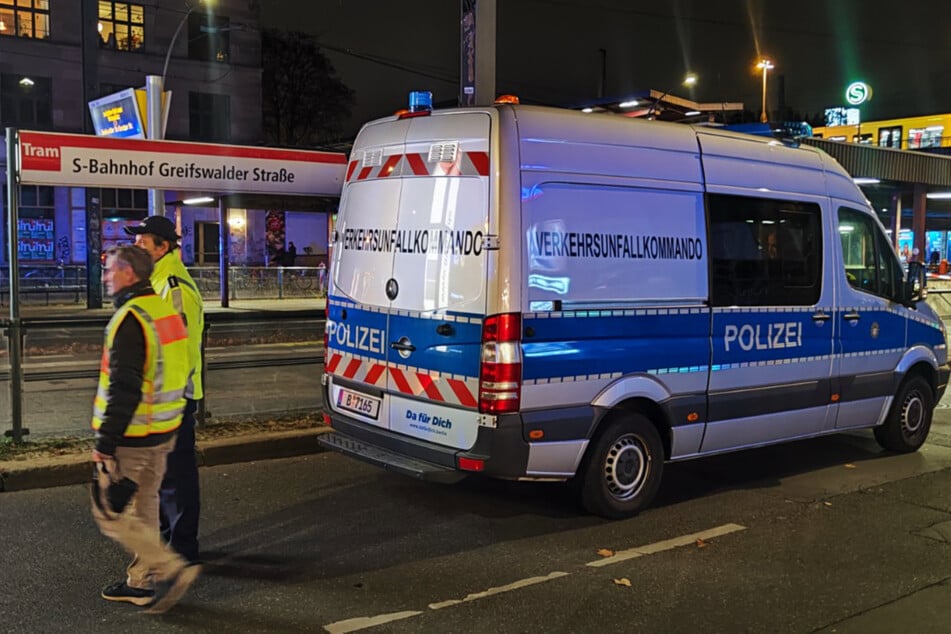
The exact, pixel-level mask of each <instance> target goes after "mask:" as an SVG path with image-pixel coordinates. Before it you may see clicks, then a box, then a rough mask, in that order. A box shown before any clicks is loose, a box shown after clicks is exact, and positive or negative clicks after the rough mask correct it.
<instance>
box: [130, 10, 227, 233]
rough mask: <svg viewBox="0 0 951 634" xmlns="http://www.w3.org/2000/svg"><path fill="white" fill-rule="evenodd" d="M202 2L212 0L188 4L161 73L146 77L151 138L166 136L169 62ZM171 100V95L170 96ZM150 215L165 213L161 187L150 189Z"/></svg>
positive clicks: (147, 117) (147, 115)
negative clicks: (189, 18) (165, 94)
mask: <svg viewBox="0 0 951 634" xmlns="http://www.w3.org/2000/svg"><path fill="white" fill-rule="evenodd" d="M202 4H211V0H197V1H196V2H195V3H194V4H191V3H189V4H187V5H186V7H187V9H188V10H187V11H185V15H183V16H182V19H181V20H180V21H179V22H178V26H177V27H175V32H174V33H173V34H172V41H171V42H169V43H168V50H167V51H166V52H165V63H164V64H163V65H162V74H161V75H148V76H146V78H145V102H146V122H147V125H148V128H149V138H150V139H153V140H155V139H159V140H160V139H164V138H165V112H166V109H167V108H168V107H169V104H168V103H165V104H163V103H162V101H163V100H162V96H163V94H164V92H165V73H167V72H168V62H169V60H170V59H171V58H172V50H173V49H174V48H175V42H176V41H178V35H179V34H180V33H181V32H182V27H183V26H185V22H187V21H188V17H189V16H190V15H191V14H192V13H194V12H195V9H197V8H198V7H200V6H201V5H202ZM169 100H171V96H169ZM149 215H150V216H164V215H165V194H164V193H162V190H159V189H150V190H149Z"/></svg>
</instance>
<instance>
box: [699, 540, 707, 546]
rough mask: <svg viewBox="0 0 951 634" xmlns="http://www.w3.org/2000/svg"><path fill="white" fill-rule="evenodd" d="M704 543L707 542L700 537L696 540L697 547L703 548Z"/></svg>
mask: <svg viewBox="0 0 951 634" xmlns="http://www.w3.org/2000/svg"><path fill="white" fill-rule="evenodd" d="M706 545H707V542H705V541H703V540H702V539H698V540H697V548H703V547H704V546H706Z"/></svg>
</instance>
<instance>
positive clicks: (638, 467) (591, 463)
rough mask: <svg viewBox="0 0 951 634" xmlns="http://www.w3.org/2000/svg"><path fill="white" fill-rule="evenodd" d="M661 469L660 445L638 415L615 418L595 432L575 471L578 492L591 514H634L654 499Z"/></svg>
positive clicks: (583, 504) (662, 466) (661, 444)
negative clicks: (596, 433) (576, 473)
mask: <svg viewBox="0 0 951 634" xmlns="http://www.w3.org/2000/svg"><path fill="white" fill-rule="evenodd" d="M663 469H664V446H663V443H662V442H661V439H660V434H658V433H657V429H656V428H655V427H654V425H653V424H652V423H651V422H650V421H649V420H648V419H647V418H645V417H644V416H642V415H640V414H627V415H625V416H624V417H623V418H618V419H615V420H614V421H612V422H610V423H608V425H607V427H605V428H604V429H602V430H601V431H600V433H598V435H597V437H596V438H595V440H594V441H593V443H592V444H591V446H589V447H588V451H587V453H586V454H585V458H584V460H583V461H582V463H581V467H580V468H579V470H578V479H579V482H578V485H580V486H579V488H578V493H579V495H580V498H581V504H582V506H584V508H585V509H586V510H587V511H588V512H590V513H594V514H595V515H601V516H603V517H607V518H611V519H620V518H624V517H631V516H633V515H636V514H637V513H638V512H640V511H641V510H642V509H644V508H645V507H646V506H647V505H648V504H650V503H651V501H652V500H653V499H654V495H656V493H657V489H658V488H659V487H660V478H661V474H662V472H663Z"/></svg>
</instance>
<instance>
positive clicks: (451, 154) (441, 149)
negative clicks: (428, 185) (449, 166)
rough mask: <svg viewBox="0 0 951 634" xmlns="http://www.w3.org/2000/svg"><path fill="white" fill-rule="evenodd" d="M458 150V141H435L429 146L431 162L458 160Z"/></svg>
mask: <svg viewBox="0 0 951 634" xmlns="http://www.w3.org/2000/svg"><path fill="white" fill-rule="evenodd" d="M458 151H459V142H458V141H451V142H449V143H433V144H432V145H431V146H430V147H429V162H430V163H452V162H453V161H455V160H456V152H458Z"/></svg>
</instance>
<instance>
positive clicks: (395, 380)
mask: <svg viewBox="0 0 951 634" xmlns="http://www.w3.org/2000/svg"><path fill="white" fill-rule="evenodd" d="M326 372H327V373H329V374H333V375H335V376H341V377H343V378H345V379H350V380H352V381H359V382H360V383H366V384H368V385H373V386H375V387H379V388H384V387H386V377H387V372H389V376H390V378H391V379H392V386H393V387H395V388H396V389H397V390H399V392H401V393H402V394H409V395H410V396H425V397H426V398H429V399H431V400H433V401H437V402H439V403H445V404H447V405H461V406H463V407H477V406H478V404H479V403H478V400H477V399H476V397H475V395H476V393H477V392H478V390H479V380H478V379H477V378H470V377H465V378H462V379H452V378H448V377H446V376H443V375H440V374H438V373H428V372H416V371H413V370H410V369H404V368H400V367H397V366H395V365H393V364H387V363H382V362H379V361H369V360H364V359H359V358H357V357H353V356H350V355H345V354H340V353H339V352H331V353H330V354H329V356H328V357H327V365H326Z"/></svg>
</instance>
